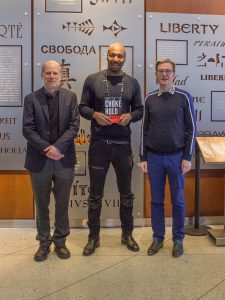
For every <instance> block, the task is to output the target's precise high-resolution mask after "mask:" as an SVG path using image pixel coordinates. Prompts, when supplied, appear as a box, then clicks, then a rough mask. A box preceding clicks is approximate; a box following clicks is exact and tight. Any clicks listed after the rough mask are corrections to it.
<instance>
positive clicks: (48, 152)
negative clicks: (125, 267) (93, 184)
mask: <svg viewBox="0 0 225 300" xmlns="http://www.w3.org/2000/svg"><path fill="white" fill-rule="evenodd" d="M41 78H42V80H43V83H44V86H43V87H42V88H41V89H39V90H37V91H34V92H33V93H31V94H29V95H27V96H26V97H25V99H24V111H23V135H24V137H25V138H26V140H27V153H26V160H25V168H26V169H27V170H28V171H29V173H30V178H31V184H32V189H33V193H34V198H35V203H36V212H37V219H36V220H37V232H38V239H39V241H40V247H39V249H38V251H37V252H36V253H35V255H34V260H36V261H43V260H45V259H46V258H47V255H48V253H49V252H50V246H51V244H52V242H53V243H54V245H55V251H56V253H57V255H58V257H60V258H63V259H65V258H69V257H70V251H69V250H68V248H67V247H66V244H65V243H66V236H68V235H69V233H70V230H69V218H68V205H69V197H70V190H71V187H72V183H73V178H74V165H75V163H76V153H75V146H74V138H75V137H76V135H77V132H78V130H79V120H80V119H79V111H78V105H77V98H76V94H75V93H73V92H71V91H69V90H67V89H64V88H60V80H61V67H60V65H59V64H58V63H57V62H56V61H53V60H49V61H46V62H44V63H43V65H42V72H41ZM51 191H52V192H53V194H54V198H55V229H54V233H53V236H51V234H50V219H49V203H50V194H51Z"/></svg>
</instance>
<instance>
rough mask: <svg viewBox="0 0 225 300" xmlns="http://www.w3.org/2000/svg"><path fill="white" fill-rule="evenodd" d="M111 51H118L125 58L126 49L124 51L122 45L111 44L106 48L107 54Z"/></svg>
mask: <svg viewBox="0 0 225 300" xmlns="http://www.w3.org/2000/svg"><path fill="white" fill-rule="evenodd" d="M112 51H120V52H122V53H123V54H124V57H126V49H125V47H124V45H122V44H120V43H114V44H111V45H110V46H109V48H108V53H109V52H112Z"/></svg>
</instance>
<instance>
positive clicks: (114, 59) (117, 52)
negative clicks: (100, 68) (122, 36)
mask: <svg viewBox="0 0 225 300" xmlns="http://www.w3.org/2000/svg"><path fill="white" fill-rule="evenodd" d="M125 59H126V49H125V47H124V46H123V45H122V44H120V43H114V44H112V45H110V46H109V48H108V53H107V61H108V69H107V72H108V74H109V75H112V76H120V75H121V74H122V73H123V72H122V67H123V65H124V62H125Z"/></svg>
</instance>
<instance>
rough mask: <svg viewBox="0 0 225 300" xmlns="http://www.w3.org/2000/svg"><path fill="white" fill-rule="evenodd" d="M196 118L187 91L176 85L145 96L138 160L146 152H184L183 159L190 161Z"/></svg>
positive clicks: (143, 156)
mask: <svg viewBox="0 0 225 300" xmlns="http://www.w3.org/2000/svg"><path fill="white" fill-rule="evenodd" d="M195 136H196V120H195V113H194V106H193V100H192V97H191V95H190V94H189V93H187V92H186V91H183V90H181V89H178V88H176V89H175V92H174V94H170V93H169V92H165V93H162V94H161V95H160V96H158V90H157V91H154V92H152V93H149V94H148V95H147V96H146V99H145V111H144V120H143V126H142V135H141V149H140V158H141V161H146V160H147V152H148V151H151V152H154V153H159V154H171V153H176V152H179V151H183V153H184V157H183V158H184V159H186V160H191V157H192V155H193V153H194V144H195Z"/></svg>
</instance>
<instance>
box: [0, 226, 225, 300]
mask: <svg viewBox="0 0 225 300" xmlns="http://www.w3.org/2000/svg"><path fill="white" fill-rule="evenodd" d="M87 234H88V231H87V229H72V230H71V235H70V236H69V238H68V241H67V246H68V248H69V249H70V250H71V254H72V255H71V258H70V259H67V260H60V259H59V258H58V257H57V256H56V254H55V253H54V251H53V246H52V249H51V253H50V254H49V256H48V259H47V260H46V261H44V262H35V261H34V260H33V255H34V253H35V251H36V250H37V247H38V243H37V241H35V235H36V230H35V229H34V228H22V229H21V228H0V241H1V247H0V300H20V299H23V300H24V299H28V300H37V299H45V300H70V299H74V300H77V299H79V300H103V299H104V300H105V299H109V300H128V299H129V300H150V299H151V300H164V299H166V300H167V299H173V300H177V299H179V300H180V299H182V300H183V299H190V300H197V299H203V300H215V299H216V300H222V299H223V300H224V299H225V247H224V246H220V247H217V246H215V244H214V242H213V240H211V239H210V238H208V237H207V236H201V237H195V236H186V237H185V240H184V255H183V256H182V257H180V258H176V259H175V258H173V257H172V256H171V250H172V241H171V228H170V227H167V233H166V239H165V243H164V248H162V249H161V250H160V252H159V253H157V254H156V255H155V256H153V257H149V256H147V255H146V251H147V248H148V247H149V245H150V242H151V228H149V227H142V228H135V230H134V237H135V239H136V240H137V241H138V243H139V245H140V248H141V250H140V252H138V253H134V252H130V251H129V250H128V249H127V248H126V247H125V246H124V245H121V243H120V229H119V228H113V229H111V228H103V229H102V230H101V246H100V247H99V248H98V249H97V250H96V253H95V254H94V255H92V256H90V257H84V256H82V250H83V246H84V245H85V244H86V241H87Z"/></svg>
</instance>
